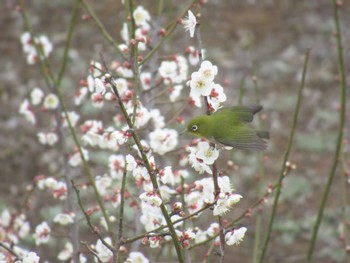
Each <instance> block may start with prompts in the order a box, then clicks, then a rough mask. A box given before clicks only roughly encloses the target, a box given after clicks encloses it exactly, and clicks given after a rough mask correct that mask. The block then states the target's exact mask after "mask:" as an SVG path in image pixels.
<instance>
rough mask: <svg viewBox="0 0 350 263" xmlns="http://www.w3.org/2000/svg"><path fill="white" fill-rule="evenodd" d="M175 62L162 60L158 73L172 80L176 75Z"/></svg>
mask: <svg viewBox="0 0 350 263" xmlns="http://www.w3.org/2000/svg"><path fill="white" fill-rule="evenodd" d="M176 70H177V64H176V62H175V61H162V64H160V67H159V69H158V72H159V75H160V76H161V77H162V78H164V79H166V80H169V81H170V82H172V81H173V80H174V78H175V77H176V74H177V72H176Z"/></svg>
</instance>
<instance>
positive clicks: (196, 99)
mask: <svg viewBox="0 0 350 263" xmlns="http://www.w3.org/2000/svg"><path fill="white" fill-rule="evenodd" d="M188 104H189V105H190V106H196V107H197V108H201V107H202V98H201V97H200V95H193V94H190V98H189V100H188Z"/></svg>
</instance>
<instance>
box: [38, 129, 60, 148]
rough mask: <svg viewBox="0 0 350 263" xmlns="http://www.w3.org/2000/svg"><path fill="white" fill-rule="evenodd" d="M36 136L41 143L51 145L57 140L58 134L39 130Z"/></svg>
mask: <svg viewBox="0 0 350 263" xmlns="http://www.w3.org/2000/svg"><path fill="white" fill-rule="evenodd" d="M37 136H38V140H39V142H40V143H41V144H43V145H50V146H52V145H54V144H56V143H57V142H58V136H57V134H56V133H54V132H48V133H44V132H39V133H38V134H37Z"/></svg>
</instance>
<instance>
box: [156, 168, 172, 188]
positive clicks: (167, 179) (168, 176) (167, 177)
mask: <svg viewBox="0 0 350 263" xmlns="http://www.w3.org/2000/svg"><path fill="white" fill-rule="evenodd" d="M159 175H160V180H161V181H162V183H163V184H171V185H174V184H175V178H174V174H173V171H172V168H171V166H167V167H165V168H164V169H162V170H160V172H159Z"/></svg>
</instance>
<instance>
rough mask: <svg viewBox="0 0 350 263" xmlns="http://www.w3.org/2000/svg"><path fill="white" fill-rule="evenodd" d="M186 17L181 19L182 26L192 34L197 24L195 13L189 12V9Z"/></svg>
mask: <svg viewBox="0 0 350 263" xmlns="http://www.w3.org/2000/svg"><path fill="white" fill-rule="evenodd" d="M187 13H188V17H187V18H186V19H184V20H183V21H182V23H183V25H184V28H185V30H186V31H189V32H190V36H191V37H193V36H194V31H195V29H196V25H197V19H196V17H195V15H194V14H193V13H192V12H191V10H188V12H187Z"/></svg>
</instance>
